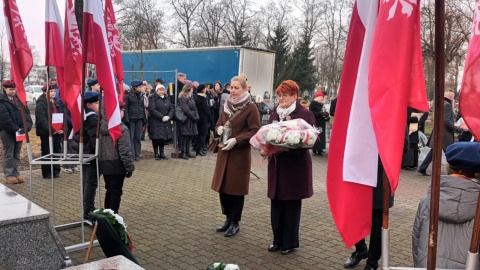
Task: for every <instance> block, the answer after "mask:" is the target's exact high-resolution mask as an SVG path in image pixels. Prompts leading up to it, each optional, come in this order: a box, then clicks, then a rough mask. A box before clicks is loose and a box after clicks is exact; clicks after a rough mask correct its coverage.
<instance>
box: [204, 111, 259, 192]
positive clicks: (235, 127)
mask: <svg viewBox="0 0 480 270" xmlns="http://www.w3.org/2000/svg"><path fill="white" fill-rule="evenodd" d="M247 106H248V107H247V108H245V109H244V110H243V111H242V112H241V113H240V114H239V115H238V116H237V118H236V119H235V120H234V121H233V123H231V128H232V135H231V136H230V138H235V139H236V140H237V144H236V145H235V146H234V147H233V148H232V149H230V150H229V151H222V148H221V147H219V149H218V155H217V164H216V166H215V172H214V173H213V179H212V189H213V190H215V191H217V192H222V193H226V194H230V195H247V194H248V186H249V184H250V167H251V163H252V156H251V148H250V142H249V141H250V138H251V137H253V135H255V133H256V132H257V131H258V129H259V128H260V114H259V113H258V109H257V106H255V104H254V103H250V104H248V105H247ZM227 120H228V115H227V114H226V113H224V112H222V114H221V115H220V118H219V119H218V121H217V125H216V128H218V127H219V126H223V125H225V122H227Z"/></svg>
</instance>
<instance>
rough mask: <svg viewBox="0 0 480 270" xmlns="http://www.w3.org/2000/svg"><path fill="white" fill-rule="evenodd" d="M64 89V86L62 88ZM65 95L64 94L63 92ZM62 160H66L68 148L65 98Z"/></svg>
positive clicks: (65, 104)
mask: <svg viewBox="0 0 480 270" xmlns="http://www.w3.org/2000/svg"><path fill="white" fill-rule="evenodd" d="M64 87H65V86H64ZM64 93H65V92H64ZM63 105H64V106H63V158H64V159H66V158H67V150H68V149H67V148H68V136H69V134H68V105H67V99H66V98H65V103H64V104H63Z"/></svg>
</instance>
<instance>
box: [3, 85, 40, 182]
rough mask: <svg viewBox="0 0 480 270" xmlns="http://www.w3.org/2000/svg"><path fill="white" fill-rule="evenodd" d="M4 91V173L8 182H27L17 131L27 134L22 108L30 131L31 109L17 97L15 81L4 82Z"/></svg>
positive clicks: (20, 142)
mask: <svg viewBox="0 0 480 270" xmlns="http://www.w3.org/2000/svg"><path fill="white" fill-rule="evenodd" d="M2 86H3V93H2V94H0V138H1V140H2V145H3V175H4V177H5V183H6V184H18V183H23V182H25V177H23V176H20V172H19V171H18V166H19V165H20V151H21V149H22V141H18V142H17V140H16V133H17V132H18V133H19V134H25V130H24V125H23V120H22V113H21V110H25V117H26V120H27V128H28V131H30V129H31V128H32V125H33V122H32V118H31V117H30V110H29V109H28V107H27V106H25V105H23V104H22V103H21V102H20V100H19V99H18V98H17V96H16V93H17V89H16V85H15V82H14V81H11V80H7V81H3V82H2Z"/></svg>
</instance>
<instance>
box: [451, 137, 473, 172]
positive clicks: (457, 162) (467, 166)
mask: <svg viewBox="0 0 480 270" xmlns="http://www.w3.org/2000/svg"><path fill="white" fill-rule="evenodd" d="M445 157H446V158H447V162H448V164H449V165H450V166H452V167H454V168H456V169H460V170H462V171H465V172H480V144H479V143H477V142H458V143H454V144H451V145H450V146H448V147H447V150H446V151H445Z"/></svg>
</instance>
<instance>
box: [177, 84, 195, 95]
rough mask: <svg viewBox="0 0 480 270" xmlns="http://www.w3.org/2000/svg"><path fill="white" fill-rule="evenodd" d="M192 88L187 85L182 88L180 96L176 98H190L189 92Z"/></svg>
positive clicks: (190, 85)
mask: <svg viewBox="0 0 480 270" xmlns="http://www.w3.org/2000/svg"><path fill="white" fill-rule="evenodd" d="M192 88H193V86H192V84H190V83H187V84H185V85H184V86H183V88H182V91H180V94H178V97H179V98H181V97H191V96H192V93H190V90H191V89H192Z"/></svg>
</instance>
